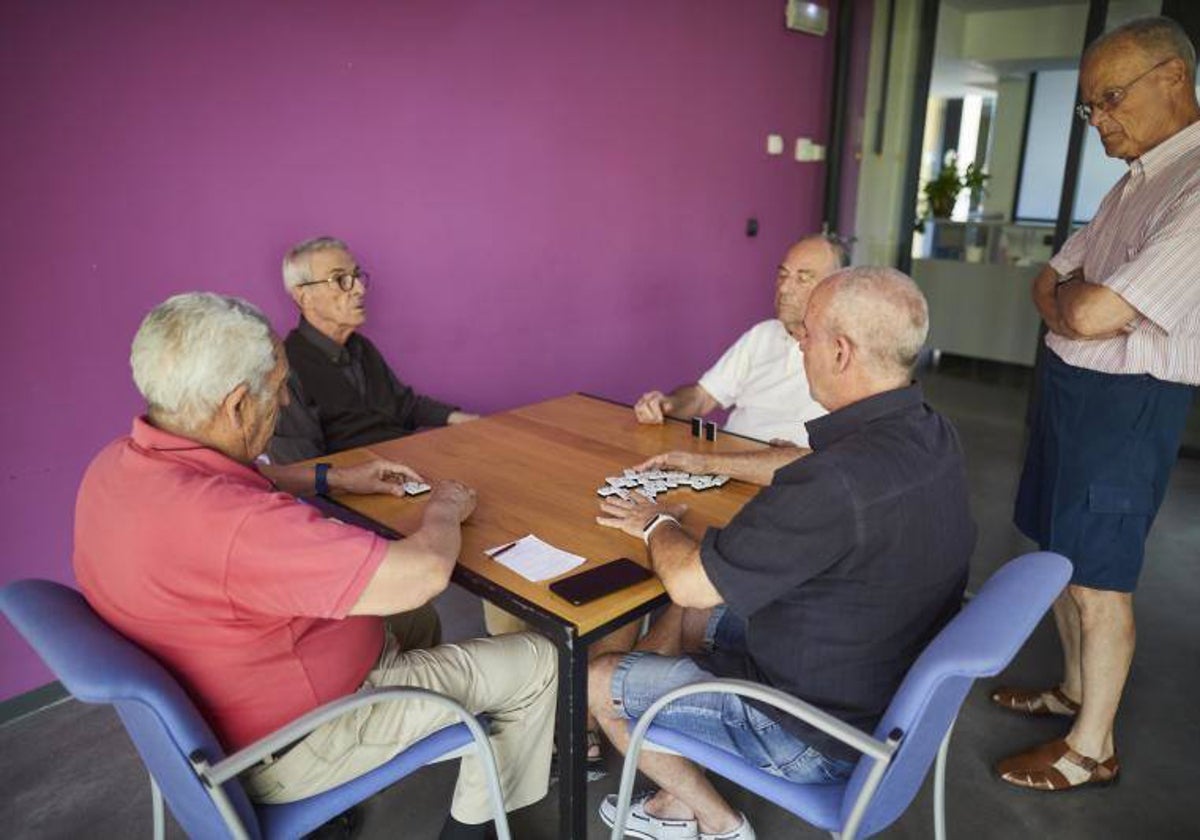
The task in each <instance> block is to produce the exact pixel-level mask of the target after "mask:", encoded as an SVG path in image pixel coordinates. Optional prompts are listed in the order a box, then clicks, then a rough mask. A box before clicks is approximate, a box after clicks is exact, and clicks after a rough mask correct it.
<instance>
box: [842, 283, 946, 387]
mask: <svg viewBox="0 0 1200 840" xmlns="http://www.w3.org/2000/svg"><path fill="white" fill-rule="evenodd" d="M825 284H826V285H828V287H829V297H828V304H827V306H826V309H825V319H826V320H825V323H826V327H827V328H828V329H829V330H831V331H833V332H836V333H839V334H841V335H844V336H846V337H847V338H849V339H850V340H851V341H852V342H854V344H855V346H856V347H858V348H859V349H860V351H861V352H862V355H863V359H862V361H863V363H864V364H865V365H867V366H868V367H869V368H870V369H871V371H872V372H873V373H874V374H875V375H876V376H878V377H880V378H884V379H888V378H891V379H898V380H901V381H907V380H908V378H909V376H910V375H911V373H912V368H913V365H915V364H916V363H917V356H918V355H919V354H920V352H921V347H923V346H924V344H925V337H926V336H927V335H928V334H929V307H928V305H927V304H926V303H925V295H923V294H921V290H920V289H919V288H917V284H916V283H914V282H913V281H912V280H911V279H910V278H909V277H908V275H906V274H904V273H902V272H899V271H897V270H896V269H894V268H882V267H873V266H864V267H862V268H849V269H846V270H844V271H839V272H838V273H837V274H834V275H832V276H831V277H829V278H828V279H827V280H826V281H825Z"/></svg>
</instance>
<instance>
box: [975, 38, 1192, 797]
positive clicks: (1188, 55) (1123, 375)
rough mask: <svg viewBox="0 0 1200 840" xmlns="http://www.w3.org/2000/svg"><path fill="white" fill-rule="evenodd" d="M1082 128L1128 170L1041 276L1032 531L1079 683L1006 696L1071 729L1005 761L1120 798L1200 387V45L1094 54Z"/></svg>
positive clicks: (1024, 503)
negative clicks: (1140, 591) (1144, 622)
mask: <svg viewBox="0 0 1200 840" xmlns="http://www.w3.org/2000/svg"><path fill="white" fill-rule="evenodd" d="M1079 90H1080V94H1081V97H1082V100H1083V101H1082V103H1081V104H1080V105H1079V106H1078V108H1077V109H1076V110H1077V112H1078V115H1079V117H1080V118H1081V119H1086V120H1087V121H1088V122H1089V123H1090V124H1091V125H1093V126H1095V128H1096V131H1097V133H1098V134H1099V135H1100V140H1101V142H1103V143H1104V151H1105V152H1106V153H1107V154H1108V155H1109V156H1110V157H1117V158H1121V159H1122V160H1124V161H1125V162H1126V163H1128V164H1129V172H1128V173H1126V175H1125V177H1123V178H1122V179H1121V180H1120V181H1118V182H1117V183H1116V184H1115V185H1114V186H1113V188H1112V189H1111V190H1110V191H1109V193H1108V195H1106V196H1105V197H1104V201H1103V202H1101V204H1100V208H1099V209H1098V210H1097V212H1096V216H1095V218H1093V219H1092V221H1091V223H1090V224H1088V225H1087V227H1085V228H1083V229H1082V230H1080V231H1079V232H1078V233H1076V234H1075V235H1074V236H1072V237H1071V238H1070V239H1068V240H1067V242H1066V244H1064V245H1063V247H1062V250H1061V251H1059V252H1058V254H1056V255H1055V256H1054V258H1053V259H1052V260H1050V264H1049V265H1048V266H1047V267H1046V268H1045V269H1043V271H1042V272H1041V273H1040V274H1039V275H1038V276H1037V278H1036V279H1035V280H1034V289H1033V298H1034V303H1035V304H1036V305H1037V308H1038V311H1039V312H1040V313H1041V315H1042V319H1043V320H1044V321H1045V322H1046V327H1047V328H1048V330H1049V333H1048V334H1047V336H1046V347H1045V350H1046V352H1045V356H1044V359H1043V363H1042V365H1041V366H1040V370H1039V381H1038V391H1037V403H1036V405H1037V411H1036V416H1035V418H1034V423H1033V428H1032V429H1031V430H1030V437H1029V451H1028V453H1027V454H1026V458H1025V470H1024V473H1023V474H1022V476H1021V486H1020V490H1019V491H1018V495H1017V504H1016V524H1017V526H1018V527H1019V528H1020V529H1021V530H1022V531H1023V532H1024V533H1025V534H1026V535H1027V536H1029V537H1030V538H1031V539H1034V540H1036V541H1037V542H1038V543H1039V544H1040V545H1041V546H1042V547H1043V548H1048V549H1051V550H1053V551H1058V552H1061V553H1062V554H1064V555H1066V556H1067V557H1069V558H1070V559H1071V561H1072V562H1073V563H1074V564H1075V573H1074V575H1073V576H1072V578H1071V585H1070V586H1069V587H1068V590H1067V592H1066V593H1064V594H1063V596H1062V597H1061V598H1059V599H1058V602H1057V603H1056V604H1055V605H1054V618H1055V622H1056V624H1057V625H1058V631H1059V635H1060V637H1061V638H1062V643H1063V652H1064V664H1065V669H1064V674H1063V678H1062V680H1061V682H1059V683H1057V684H1056V685H1053V686H1051V687H1049V688H1034V689H1023V688H1000V689H997V690H996V691H995V693H994V694H993V695H992V699H993V700H994V701H995V702H996V703H998V704H999V705H1001V706H1003V707H1005V708H1007V709H1010V710H1012V711H1015V712H1019V713H1021V714H1027V715H1039V716H1045V715H1057V716H1061V717H1063V718H1071V719H1072V721H1071V725H1070V730H1069V731H1068V732H1067V733H1066V735H1065V736H1064V737H1062V738H1059V739H1056V740H1054V741H1051V742H1049V743H1048V744H1043V745H1042V746H1040V747H1037V748H1035V749H1033V750H1030V751H1028V752H1023V753H1021V754H1019V755H1015V756H1012V757H1011V758H1008V759H1005V760H1004V761H1002V762H1000V764H999V765H998V767H997V772H998V773H999V775H1000V777H1001V778H1002V779H1004V781H1006V782H1009V783H1011V784H1014V785H1018V786H1020V787H1026V788H1033V789H1036V790H1050V791H1055V790H1069V789H1071V788H1077V787H1080V786H1083V785H1107V784H1110V783H1112V782H1113V781H1115V780H1116V779H1117V774H1118V773H1119V772H1120V765H1119V763H1118V761H1117V752H1116V747H1115V745H1114V743H1113V721H1114V718H1115V717H1116V713H1117V705H1118V703H1119V702H1120V699H1121V692H1122V689H1123V688H1124V686H1125V679H1126V677H1127V676H1128V674H1129V666H1130V662H1131V661H1132V659H1133V646H1134V623H1133V590H1134V589H1135V588H1136V586H1137V580H1138V575H1139V573H1140V572H1141V568H1142V560H1143V555H1144V552H1145V542H1146V535H1147V534H1148V533H1149V530H1150V525H1151V523H1152V522H1153V521H1154V516H1155V513H1156V512H1157V510H1158V506H1159V503H1160V502H1161V501H1162V498H1163V494H1164V493H1165V492H1166V487H1167V479H1168V477H1169V476H1170V472H1171V467H1172V466H1173V465H1174V463H1175V458H1176V454H1177V453H1178V451H1179V441H1180V436H1181V434H1182V431H1183V427H1184V423H1185V421H1186V418H1187V414H1188V409H1189V407H1190V406H1191V403H1192V396H1193V391H1194V387H1193V386H1195V385H1197V384H1200V270H1198V269H1197V266H1198V265H1200V103H1197V101H1196V50H1195V48H1194V46H1193V45H1192V43H1191V42H1190V41H1189V40H1188V38H1187V35H1186V34H1185V33H1184V31H1183V29H1182V28H1181V27H1180V26H1179V24H1177V23H1175V22H1174V21H1172V20H1169V19H1167V18H1143V19H1140V20H1135V21H1131V22H1130V23H1127V24H1125V25H1124V26H1121V27H1119V28H1117V29H1114V30H1113V31H1112V32H1109V33H1107V34H1106V35H1104V36H1102V37H1100V38H1098V39H1097V40H1096V41H1095V42H1093V43H1092V44H1091V45H1090V46H1089V47H1088V49H1087V52H1086V53H1084V56H1083V64H1082V67H1081V70H1080V74H1079Z"/></svg>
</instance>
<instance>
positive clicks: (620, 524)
mask: <svg viewBox="0 0 1200 840" xmlns="http://www.w3.org/2000/svg"><path fill="white" fill-rule="evenodd" d="M632 495H633V498H632V499H631V500H630V501H628V502H627V501H625V500H624V499H618V498H616V497H615V496H610V497H609V498H607V499H604V500H603V501H602V502H600V512H601V515H600V516H597V517H596V521H597V522H598V523H600V524H601V525H604V526H605V527H608V528H619V529H620V530H622V531H624V532H625V533H626V534H629V536H631V537H637V538H638V539H641V538H642V531H644V530H645V528H646V526H647V525H649V524H650V520H651V519H653V518H654V517H655V516H657V515H658V514H660V513H665V514H667V515H668V516H673V517H675V518H676V519H679V518H681V517H682V516H683V515H684V514H685V513H687V505H684V504H673V505H668V504H656V503H654V502H652V501H650V500H649V499H646V498H645V497H643V496H640V495H638V494H637V493H634V494H632Z"/></svg>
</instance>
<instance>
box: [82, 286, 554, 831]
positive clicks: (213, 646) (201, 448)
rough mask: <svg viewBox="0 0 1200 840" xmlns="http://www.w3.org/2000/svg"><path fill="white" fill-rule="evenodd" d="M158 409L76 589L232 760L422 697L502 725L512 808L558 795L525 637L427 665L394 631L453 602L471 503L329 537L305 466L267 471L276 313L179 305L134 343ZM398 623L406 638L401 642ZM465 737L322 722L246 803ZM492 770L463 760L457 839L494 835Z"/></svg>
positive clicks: (102, 471) (380, 721) (412, 710)
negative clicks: (417, 745)
mask: <svg viewBox="0 0 1200 840" xmlns="http://www.w3.org/2000/svg"><path fill="white" fill-rule="evenodd" d="M131 363H132V366H133V376H134V380H135V382H136V383H137V386H138V390H140V391H141V393H142V395H143V396H144V397H145V398H146V403H147V411H146V415H145V416H144V417H140V418H138V419H136V420H135V421H134V423H133V431H132V433H131V435H130V436H129V437H124V438H120V439H118V440H116V441H114V442H113V443H111V444H109V445H108V446H107V447H106V448H105V449H104V450H102V451H101V452H100V454H99V455H97V456H96V459H95V460H94V461H93V462H92V464H91V465H90V466H89V467H88V470H87V472H86V474H85V475H84V478H83V483H82V485H81V486H80V489H79V498H78V502H77V506H76V515H75V554H74V566H75V574H76V576H77V578H78V580H79V584H80V586H81V587H82V589H83V592H84V594H85V595H86V597H87V599H88V601H89V602H90V603H91V604H92V606H93V607H94V608H95V609H96V611H97V612H99V613H100V615H102V616H103V617H104V618H105V620H106V621H108V622H109V623H110V624H112V625H113V626H114V627H116V628H117V629H118V630H120V631H121V632H122V633H124V634H125V635H127V636H129V637H130V638H131V639H133V640H134V641H136V642H137V643H138V644H140V645H142V646H143V647H145V648H146V649H147V650H149V651H151V652H152V653H154V654H155V655H156V656H157V657H158V658H159V659H160V660H161V661H162V662H163V663H164V664H165V665H166V666H167V667H168V668H170V669H171V671H172V672H173V673H174V674H175V676H176V677H178V678H179V680H180V681H181V682H182V683H183V685H184V686H185V687H186V688H187V690H188V692H189V693H190V694H191V696H192V697H193V699H194V700H195V701H196V703H197V705H198V706H199V707H200V709H201V711H202V712H203V714H204V715H205V717H206V718H207V719H208V721H209V723H210V724H211V725H212V726H213V729H214V730H215V732H216V733H217V736H218V737H219V738H220V739H221V741H222V743H223V744H224V745H225V746H226V747H227V748H229V749H230V750H236V749H238V748H239V747H242V746H244V745H246V744H247V743H249V742H251V741H253V740H255V739H257V738H260V737H262V736H263V735H265V734H267V733H268V732H270V731H271V730H273V729H275V728H277V727H279V726H281V725H282V724H284V723H287V722H288V721H290V720H292V719H294V718H296V717H298V716H299V715H302V714H304V713H305V712H308V711H310V710H311V709H313V708H315V707H316V706H318V705H320V704H322V703H325V702H327V701H329V700H332V699H334V698H336V697H339V696H342V695H346V694H350V693H353V692H354V691H357V690H358V689H359V688H360V687H368V686H371V687H379V686H391V685H418V686H421V687H423V688H428V689H432V690H434V691H438V692H441V693H444V694H447V695H449V696H452V697H454V698H456V699H458V700H459V701H460V702H461V703H462V704H463V705H464V706H466V707H467V708H468V709H469V710H470V711H472V712H476V713H479V712H487V713H490V714H491V715H492V721H493V727H492V743H493V747H494V749H495V753H496V759H497V762H498V764H499V767H500V777H501V784H502V785H503V787H504V796H505V802H506V804H507V806H508V807H509V808H514V809H515V808H520V807H522V806H524V805H528V804H530V803H532V802H534V801H536V800H538V799H540V798H541V797H542V796H544V795H545V792H546V788H547V779H548V774H549V768H550V744H551V728H552V726H553V721H554V703H555V691H554V684H555V679H554V678H555V673H556V657H555V652H554V647H553V645H551V644H550V643H549V642H548V641H547V640H546V639H544V638H542V637H541V636H538V635H536V634H532V633H518V634H512V635H508V636H504V637H502V638H495V639H474V640H471V641H467V642H462V643H459V644H453V645H440V646H438V647H434V648H430V649H423V650H412V649H410V648H411V644H410V642H411V640H410V639H405V638H402V637H399V638H398V637H397V635H396V633H395V632H394V629H393V628H389V627H386V626H385V624H384V622H383V619H382V618H381V616H386V615H392V614H394V613H398V612H402V611H406V610H413V609H415V608H417V607H419V606H421V605H423V604H425V603H427V602H428V601H429V600H430V599H431V598H433V597H434V596H435V595H437V594H438V593H439V592H441V591H442V590H443V589H445V587H446V585H447V584H448V582H449V580H450V572H451V570H452V569H453V567H454V564H455V561H456V559H457V557H458V552H459V549H460V545H461V522H462V521H463V520H464V519H466V518H467V517H468V516H469V515H470V514H471V511H472V510H473V509H474V507H475V493H474V491H472V490H471V489H470V488H468V487H466V486H464V485H462V484H459V483H457V482H454V481H443V482H439V483H437V485H436V486H435V487H434V489H433V492H432V494H431V495H430V497H429V499H428V501H427V502H426V505H425V509H424V515H423V518H422V522H421V526H420V528H419V529H418V530H417V531H416V532H415V533H414V534H412V536H410V537H409V538H407V539H405V540H402V541H399V542H388V541H385V540H383V539H380V538H379V537H377V536H376V535H374V534H371V533H369V532H366V531H362V530H360V529H358V528H355V527H352V526H349V525H344V524H341V523H339V522H335V521H332V520H327V519H323V518H322V517H321V516H320V515H319V514H318V513H317V512H316V511H315V510H314V509H313V508H311V507H309V506H308V505H304V504H300V503H299V502H298V501H297V500H296V498H295V496H294V495H293V494H299V493H307V492H311V491H312V490H313V489H314V482H315V475H314V472H315V471H314V469H313V468H312V467H300V466H291V467H275V468H266V467H264V468H258V467H256V466H255V460H256V458H257V457H258V455H260V454H261V453H262V452H263V450H264V449H265V448H266V445H267V441H268V440H269V439H270V437H271V434H272V432H273V430H274V428H275V418H276V415H277V414H278V411H279V405H280V402H281V401H283V400H286V399H287V386H286V382H287V370H288V369H287V360H286V358H285V356H284V354H283V352H282V349H281V346H280V344H279V341H278V339H277V338H276V337H275V335H274V334H273V333H272V332H271V327H270V325H269V324H268V323H267V321H266V319H265V318H263V316H262V315H261V313H259V312H258V310H256V309H254V307H252V306H250V305H249V304H247V303H245V302H244V301H240V300H237V299H235V298H227V297H222V296H219V295H212V294H204V293H193V294H185V295H178V296H176V297H173V298H171V299H169V300H167V301H166V302H165V303H163V304H161V305H160V306H158V307H157V308H155V309H154V310H153V311H152V312H151V313H150V314H149V315H148V316H147V317H146V319H145V321H143V322H142V325H141V328H140V329H139V330H138V333H137V336H136V338H135V339H134V342H133V351H132V355H131ZM397 477H399V479H400V480H401V481H403V480H406V479H408V478H419V476H417V475H416V474H415V473H414V472H413V471H412V470H410V469H409V468H408V467H406V466H404V465H403V464H397V463H391V462H386V461H376V462H372V463H368V464H364V465H362V466H358V467H351V468H333V469H330V470H329V472H328V474H327V475H326V476H325V480H327V482H328V484H329V486H330V487H333V488H337V489H341V490H345V491H348V492H353V493H399V492H402V491H400V490H399V488H398V486H397V484H396V479H397ZM401 626H402V625H401ZM448 722H450V718H449V717H448V716H447V715H446V713H445V712H443V711H441V710H439V709H434V708H427V707H426V706H422V705H421V704H419V703H418V704H416V705H413V704H405V703H388V704H379V705H376V706H372V707H371V708H370V709H369V710H360V711H358V712H355V713H353V714H351V715H350V716H348V717H346V718H343V719H340V720H336V721H333V722H331V723H328V724H326V725H325V726H322V727H321V728H319V729H317V730H316V731H315V732H313V733H312V734H310V735H308V736H307V737H306V738H304V739H303V740H301V741H299V742H297V743H296V744H295V745H293V746H292V747H290V748H288V749H287V750H285V751H283V752H281V753H277V754H276V756H275V757H274V758H272V759H269V760H267V761H265V762H263V763H262V764H259V765H257V766H255V767H254V768H251V769H250V770H249V771H247V773H246V775H245V777H244V779H243V781H244V782H245V783H246V786H247V788H248V790H249V792H250V794H251V796H253V797H255V798H257V799H259V800H260V801H265V802H288V801H292V800H296V799H301V798H304V797H306V796H310V795H312V794H314V793H317V792H320V791H321V790H325V789H328V788H330V787H333V786H334V785H337V784H340V783H342V782H344V781H346V780H348V779H351V778H353V777H355V776H358V775H361V774H362V773H365V772H367V771H368V770H370V769H372V768H374V767H376V766H378V765H380V764H382V763H383V762H385V761H387V760H388V759H390V758H391V757H392V756H394V755H395V754H396V753H397V752H399V751H400V749H402V748H403V747H404V746H405V745H407V744H409V743H411V742H413V741H415V740H417V739H418V738H420V737H421V736H423V735H424V734H426V733H428V732H430V731H431V730H433V729H435V728H439V727H441V726H443V725H445V724H446V723H448ZM490 816H491V812H490V808H489V803H488V797H487V791H486V787H485V781H484V776H483V772H482V768H481V766H480V765H479V763H478V761H477V760H475V759H474V758H465V759H463V762H462V765H461V769H460V771H459V780H458V785H457V787H456V789H455V792H454V801H453V804H452V806H451V812H450V816H449V817H448V819H447V822H446V827H445V829H444V830H443V834H442V836H443V837H444V838H459V837H463V838H466V837H485V836H487V832H488V830H489V826H488V821H489V818H490Z"/></svg>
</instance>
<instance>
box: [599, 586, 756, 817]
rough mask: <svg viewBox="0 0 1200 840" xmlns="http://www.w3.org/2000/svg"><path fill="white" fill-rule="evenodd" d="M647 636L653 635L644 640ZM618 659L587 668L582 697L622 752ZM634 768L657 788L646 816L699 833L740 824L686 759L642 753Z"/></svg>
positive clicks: (625, 724) (676, 623)
mask: <svg viewBox="0 0 1200 840" xmlns="http://www.w3.org/2000/svg"><path fill="white" fill-rule="evenodd" d="M668 609H669V610H670V609H676V608H675V607H671V608H668ZM666 617H667V616H664V618H666ZM683 618H684V616H683V614H682V611H680V612H679V614H677V615H675V616H671V617H670V620H671V622H672V623H671V624H669V625H667V626H666V627H665V628H664V630H663V636H664V640H669V637H670V635H671V634H670V632H669V631H670V629H671V628H674V629H675V631H676V635H675V637H674V638H675V639H676V641H679V640H681V639H682V636H681V635H680V634H681V632H682V627H683V624H684V621H683ZM656 627H657V623H656ZM651 635H653V632H652V633H651V634H650V635H647V637H646V638H647V639H649V638H650V637H651ZM643 641H645V640H643ZM639 647H640V646H639ZM620 661H621V656H620V655H619V654H608V655H606V656H602V657H599V658H597V659H595V660H593V661H592V663H591V666H590V668H589V670H588V694H589V705H590V707H591V710H592V714H594V715H595V716H596V719H597V720H598V721H599V723H600V728H601V729H603V730H604V734H605V735H607V736H608V739H609V740H610V741H611V742H612V743H613V746H615V747H616V748H617V749H618V750H620V751H621V753H622V754H624V753H625V751H626V749H628V747H629V721H627V720H626V719H625V718H624V717H622V716H621V715H620V713H619V712H618V711H617V710H616V709H615V708H614V707H613V703H612V694H611V686H612V677H613V671H614V670H615V669H616V667H617V663H619V662H620ZM638 769H640V770H641V771H642V772H643V773H645V774H646V775H647V776H649V777H650V778H651V779H652V780H653V781H654V783H655V784H657V785H658V788H659V791H658V793H657V794H655V796H654V797H653V798H652V799H650V800H648V801H647V802H646V812H647V813H648V814H650V815H651V816H655V817H659V818H661V819H676V820H690V819H694V820H696V821H697V822H698V823H699V824H700V830H701V831H703V832H705V833H709V834H720V833H724V832H727V831H733V830H734V829H735V828H737V827H738V826H739V825H741V824H742V817H741V814H739V813H738V812H737V811H735V810H734V809H733V808H731V807H730V806H729V803H728V802H726V801H725V800H724V799H722V798H721V795H720V794H719V793H717V791H716V788H714V787H713V786H712V784H711V783H710V782H709V781H708V779H707V778H706V777H705V775H704V771H703V770H701V769H700V768H699V767H697V766H696V765H695V764H693V763H692V762H690V761H688V760H687V759H685V758H681V757H679V756H675V755H664V754H662V753H655V752H648V751H647V752H643V753H642V754H641V755H640V756H639V757H638Z"/></svg>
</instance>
